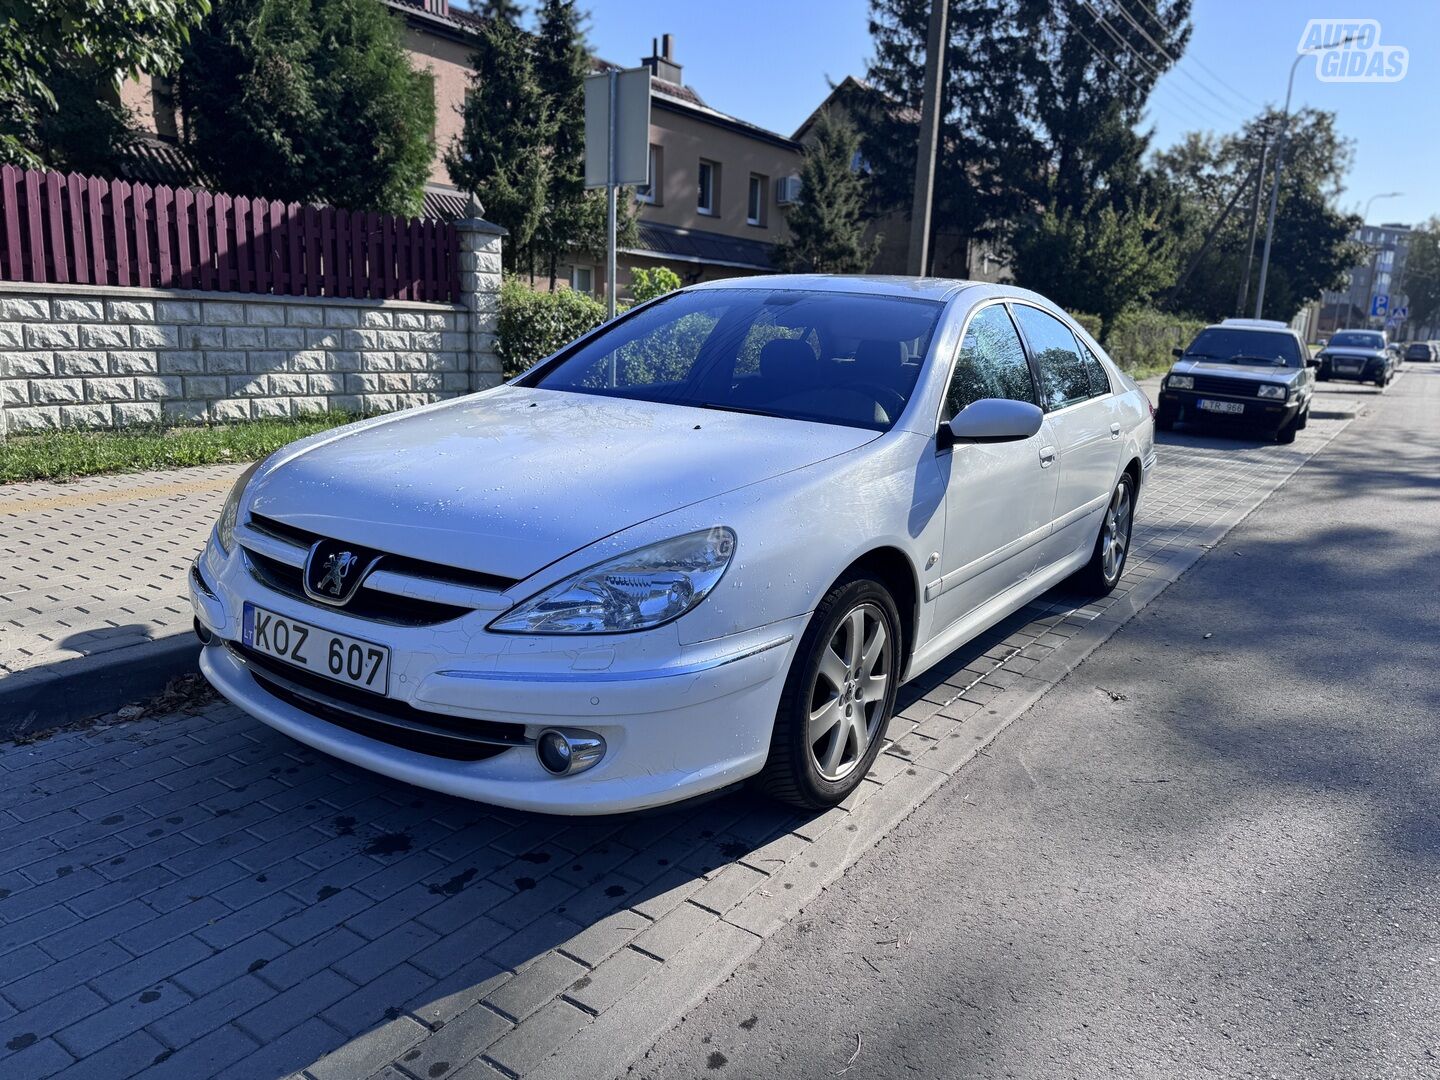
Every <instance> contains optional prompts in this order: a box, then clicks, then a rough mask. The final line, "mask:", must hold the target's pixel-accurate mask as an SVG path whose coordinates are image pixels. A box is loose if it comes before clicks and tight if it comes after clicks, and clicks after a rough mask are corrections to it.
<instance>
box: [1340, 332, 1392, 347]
mask: <svg viewBox="0 0 1440 1080" xmlns="http://www.w3.org/2000/svg"><path fill="white" fill-rule="evenodd" d="M1337 345H1338V346H1340V347H1341V348H1351V349H1383V348H1385V339H1384V338H1383V337H1381V336H1380V335H1379V334H1366V333H1362V332H1359V331H1354V332H1345V333H1340V334H1336V335H1335V336H1334V337H1332V338H1331V339H1330V345H1329V347H1330V348H1332V349H1333V348H1335V347H1336V346H1337Z"/></svg>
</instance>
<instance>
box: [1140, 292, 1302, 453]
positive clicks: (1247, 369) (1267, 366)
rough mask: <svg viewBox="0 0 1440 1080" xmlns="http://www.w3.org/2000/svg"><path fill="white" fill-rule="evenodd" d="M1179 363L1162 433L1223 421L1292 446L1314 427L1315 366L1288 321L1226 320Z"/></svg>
mask: <svg viewBox="0 0 1440 1080" xmlns="http://www.w3.org/2000/svg"><path fill="white" fill-rule="evenodd" d="M1175 356H1176V358H1177V362H1176V363H1175V365H1174V366H1173V367H1172V368H1171V369H1170V373H1169V374H1168V375H1166V376H1165V380H1164V382H1162V383H1161V388H1160V405H1159V407H1158V408H1157V409H1156V410H1155V426H1156V427H1157V428H1158V429H1160V430H1161V431H1169V430H1170V429H1171V428H1173V427H1174V426H1175V424H1176V422H1177V421H1185V422H1187V423H1197V422H1218V423H1223V424H1226V425H1231V426H1245V427H1249V428H1255V429H1260V430H1263V431H1266V432H1268V433H1270V434H1273V435H1274V436H1275V439H1276V441H1277V442H1282V443H1290V442H1294V441H1295V433H1296V432H1297V431H1299V430H1300V429H1301V428H1303V427H1304V426H1305V425H1306V423H1308V422H1309V419H1310V398H1311V396H1312V394H1313V393H1314V390H1315V376H1314V374H1313V373H1312V372H1311V370H1310V369H1311V366H1312V365H1313V363H1314V361H1312V360H1310V359H1309V350H1308V349H1307V348H1306V347H1305V343H1304V342H1303V341H1302V340H1301V339H1300V335H1299V334H1297V333H1295V331H1294V330H1292V329H1290V327H1289V326H1287V325H1286V324H1285V323H1283V322H1274V321H1271V320H1267V319H1226V320H1225V321H1224V322H1222V323H1217V324H1215V325H1214V326H1207V327H1206V328H1205V329H1204V330H1201V331H1200V333H1199V334H1197V335H1196V336H1195V340H1194V341H1192V342H1191V343H1190V345H1189V346H1188V347H1187V348H1184V349H1176V350H1175Z"/></svg>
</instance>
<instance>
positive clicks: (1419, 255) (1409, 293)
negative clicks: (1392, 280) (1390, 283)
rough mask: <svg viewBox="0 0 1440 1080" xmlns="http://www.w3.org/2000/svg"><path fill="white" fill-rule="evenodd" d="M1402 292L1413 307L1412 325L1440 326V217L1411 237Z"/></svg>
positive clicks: (1420, 228)
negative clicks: (1436, 324)
mask: <svg viewBox="0 0 1440 1080" xmlns="http://www.w3.org/2000/svg"><path fill="white" fill-rule="evenodd" d="M1400 289H1401V291H1402V292H1404V294H1405V297H1406V301H1407V302H1408V304H1409V305H1410V325H1412V326H1433V325H1435V323H1437V322H1440V217H1432V218H1431V219H1430V220H1429V221H1427V222H1425V224H1423V225H1421V226H1420V227H1419V228H1418V229H1416V230H1415V231H1414V232H1413V233H1412V234H1411V236H1410V253H1409V254H1408V255H1407V256H1406V258H1405V277H1404V280H1403V281H1402V282H1401V283H1400Z"/></svg>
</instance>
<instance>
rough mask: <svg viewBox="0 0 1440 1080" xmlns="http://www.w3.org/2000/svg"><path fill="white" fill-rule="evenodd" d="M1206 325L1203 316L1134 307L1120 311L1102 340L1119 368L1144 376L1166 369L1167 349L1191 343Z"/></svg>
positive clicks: (1168, 350) (1168, 352)
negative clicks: (1196, 317) (1194, 316)
mask: <svg viewBox="0 0 1440 1080" xmlns="http://www.w3.org/2000/svg"><path fill="white" fill-rule="evenodd" d="M1206 325H1207V324H1206V323H1205V321H1204V320H1203V319H1191V318H1187V317H1185V316H1183V315H1170V314H1168V313H1166V312H1163V311H1156V310H1154V309H1153V308H1136V309H1133V310H1130V311H1126V312H1123V313H1122V314H1121V315H1120V316H1119V318H1117V319H1116V320H1115V325H1114V327H1113V328H1112V329H1111V331H1110V336H1109V338H1107V339H1106V340H1105V341H1103V342H1101V344H1102V345H1104V346H1105V351H1106V352H1108V353H1109V354H1110V358H1111V359H1112V360H1114V361H1115V363H1117V364H1119V365H1120V367H1121V368H1123V369H1124V370H1125V371H1128V372H1129V373H1130V374H1131V375H1135V376H1142V377H1143V376H1145V375H1153V374H1155V373H1156V372H1157V371H1165V370H1166V369H1168V368H1169V367H1170V364H1171V362H1172V360H1173V357H1171V355H1170V350H1171V349H1173V348H1175V346H1177V345H1188V344H1190V340H1191V339H1192V338H1193V337H1194V336H1195V335H1196V334H1198V333H1199V332H1200V331H1201V330H1202V329H1204V328H1205V326H1206ZM1086 329H1087V330H1088V329H1089V327H1088V326H1087V327H1086ZM1091 332H1092V333H1093V331H1091Z"/></svg>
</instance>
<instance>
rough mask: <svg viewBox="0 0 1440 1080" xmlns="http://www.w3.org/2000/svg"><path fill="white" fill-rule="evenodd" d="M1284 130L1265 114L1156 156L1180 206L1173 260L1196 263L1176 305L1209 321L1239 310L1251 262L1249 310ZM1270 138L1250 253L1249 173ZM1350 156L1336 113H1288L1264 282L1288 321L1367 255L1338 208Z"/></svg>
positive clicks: (1271, 310) (1270, 305) (1274, 309)
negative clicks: (1277, 149)
mask: <svg viewBox="0 0 1440 1080" xmlns="http://www.w3.org/2000/svg"><path fill="white" fill-rule="evenodd" d="M1280 127H1281V123H1280V116H1279V114H1278V112H1276V111H1274V110H1271V111H1267V112H1265V113H1262V114H1261V115H1260V116H1258V117H1256V118H1254V119H1253V120H1251V121H1250V122H1249V123H1247V124H1246V125H1245V128H1244V129H1243V130H1242V131H1241V132H1239V133H1237V134H1233V135H1225V136H1220V137H1215V136H1209V135H1204V136H1202V135H1195V134H1192V135H1190V136H1188V137H1187V138H1186V139H1185V140H1184V141H1183V142H1181V143H1180V144H1178V145H1177V146H1175V147H1172V148H1171V149H1169V150H1166V151H1164V152H1162V153H1160V154H1158V155H1157V156H1156V168H1157V171H1158V173H1159V176H1160V179H1161V181H1162V182H1163V183H1164V184H1165V185H1167V186H1168V187H1169V189H1170V190H1171V191H1172V192H1174V194H1175V195H1176V197H1177V198H1178V199H1179V200H1180V202H1181V204H1182V207H1183V208H1182V210H1181V212H1180V213H1178V214H1177V215H1176V216H1175V217H1174V219H1173V222H1172V223H1173V226H1174V232H1175V236H1176V256H1177V264H1178V265H1180V266H1181V267H1185V268H1189V267H1191V266H1192V264H1193V269H1192V270H1191V272H1190V273H1189V275H1188V276H1187V277H1186V278H1185V280H1184V281H1183V282H1182V283H1178V284H1177V287H1176V288H1175V290H1174V291H1173V293H1172V294H1171V295H1170V296H1169V298H1168V300H1167V306H1169V307H1170V308H1171V309H1172V310H1174V311H1180V312H1190V313H1193V314H1196V315H1200V316H1203V317H1205V318H1209V319H1217V318H1221V317H1223V316H1226V315H1234V314H1237V309H1236V300H1237V297H1238V293H1239V291H1240V290H1239V287H1240V284H1241V281H1242V279H1243V277H1244V273H1245V264H1246V261H1247V259H1250V260H1251V290H1250V294H1249V296H1248V298H1247V302H1246V304H1245V305H1244V306H1245V309H1246V310H1244V311H1242V312H1239V314H1250V313H1251V312H1252V311H1253V304H1254V299H1255V292H1254V290H1255V288H1256V287H1257V285H1258V279H1259V273H1260V255H1261V250H1262V248H1263V246H1264V229H1265V219H1264V213H1265V200H1268V198H1269V194H1270V186H1271V184H1272V183H1273V180H1274V171H1273V166H1274V149H1275V134H1276V133H1278V132H1279V130H1280ZM1267 139H1268V145H1269V154H1268V165H1269V167H1268V168H1267V170H1266V172H1265V175H1264V176H1263V177H1262V181H1263V182H1262V185H1261V195H1262V203H1261V218H1260V222H1259V229H1258V231H1257V236H1256V241H1255V247H1254V252H1253V258H1252V253H1251V248H1250V220H1251V208H1252V205H1253V198H1254V184H1255V172H1254V170H1255V166H1256V165H1257V164H1258V162H1259V160H1260V156H1261V148H1262V146H1263V145H1265V144H1266V141H1267ZM1352 158H1353V150H1352V147H1351V145H1350V143H1348V142H1347V141H1346V140H1345V139H1343V138H1342V137H1341V136H1340V135H1339V133H1338V132H1337V131H1336V130H1335V117H1334V114H1333V113H1327V112H1322V111H1317V110H1312V109H1302V110H1300V111H1298V112H1296V113H1295V114H1293V115H1292V116H1291V117H1290V120H1289V124H1288V134H1287V138H1286V145H1285V167H1284V172H1283V173H1282V175H1281V183H1280V195H1279V201H1278V204H1277V210H1276V215H1275V240H1274V244H1273V247H1272V251H1271V256H1270V270H1269V274H1268V278H1267V281H1266V288H1265V310H1266V314H1268V315H1272V316H1274V317H1276V318H1289V317H1291V316H1292V315H1294V313H1295V312H1296V311H1298V310H1299V309H1300V308H1301V307H1302V306H1303V305H1304V304H1305V303H1306V302H1307V301H1309V300H1311V299H1314V298H1315V297H1317V296H1319V295H1320V292H1321V291H1322V290H1323V289H1326V288H1330V287H1332V286H1335V285H1337V284H1338V283H1339V282H1340V281H1341V280H1342V279H1343V277H1344V274H1345V271H1346V270H1347V269H1348V268H1349V267H1351V266H1353V265H1355V264H1357V263H1359V262H1361V261H1363V258H1364V255H1363V252H1362V251H1361V250H1360V249H1359V248H1358V247H1357V246H1356V244H1355V242H1354V241H1353V239H1352V235H1353V233H1354V230H1355V228H1356V226H1357V225H1358V224H1359V222H1358V220H1357V219H1355V218H1353V217H1349V216H1347V215H1345V214H1342V213H1340V211H1339V210H1338V209H1336V207H1335V202H1336V200H1337V198H1338V197H1339V195H1340V192H1341V191H1342V189H1343V184H1344V178H1345V175H1346V173H1347V172H1348V171H1349V168H1350V163H1351V160H1352ZM1237 192H1239V193H1240V199H1239V200H1238V202H1237V203H1236V206H1235V209H1234V210H1233V211H1232V212H1231V214H1230V215H1229V216H1228V217H1226V218H1224V220H1223V221H1222V220H1221V218H1222V215H1223V213H1224V207H1225V205H1226V204H1227V203H1228V202H1229V201H1230V200H1231V198H1232V197H1233V196H1234V195H1235V194H1236V193H1237ZM1211 232H1213V233H1214V236H1213V238H1212V239H1211V241H1210V244H1209V247H1208V248H1207V247H1205V238H1206V236H1207V235H1209V234H1210V233H1211Z"/></svg>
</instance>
